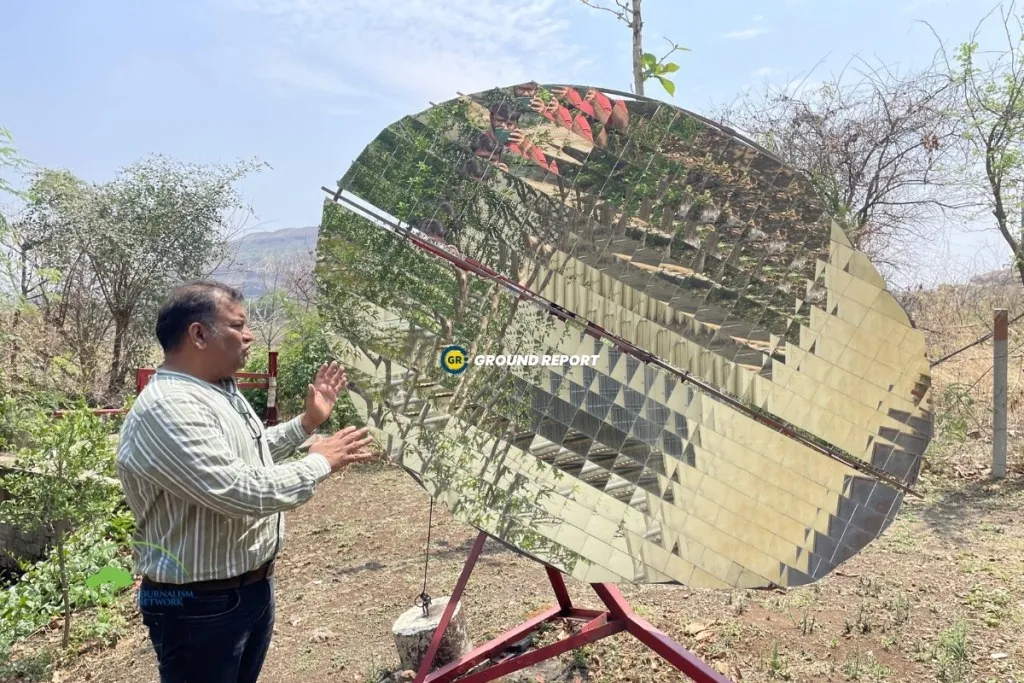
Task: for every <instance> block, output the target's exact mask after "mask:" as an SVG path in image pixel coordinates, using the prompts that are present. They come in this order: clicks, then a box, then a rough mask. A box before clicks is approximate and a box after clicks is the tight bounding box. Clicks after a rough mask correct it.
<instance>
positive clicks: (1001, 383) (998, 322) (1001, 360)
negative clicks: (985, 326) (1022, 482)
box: [992, 308, 1009, 479]
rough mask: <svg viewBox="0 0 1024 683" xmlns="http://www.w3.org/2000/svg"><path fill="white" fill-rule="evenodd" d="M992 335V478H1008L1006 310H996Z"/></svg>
mask: <svg viewBox="0 0 1024 683" xmlns="http://www.w3.org/2000/svg"><path fill="white" fill-rule="evenodd" d="M994 322H995V328H994V330H993V334H992V341H993V344H992V356H993V359H992V360H993V365H992V478H993V479H1003V478H1005V477H1006V356H1007V348H1006V347H1007V339H1006V338H1007V336H1009V335H1008V327H1009V325H1008V319H1007V315H1006V309H1005V308H997V309H995V321H994Z"/></svg>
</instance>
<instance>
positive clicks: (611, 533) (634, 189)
mask: <svg viewBox="0 0 1024 683" xmlns="http://www.w3.org/2000/svg"><path fill="white" fill-rule="evenodd" d="M332 193H334V201H331V200H328V201H327V202H325V206H324V216H323V222H322V226H321V230H320V237H319V242H318V265H317V276H318V281H319V301H318V309H319V312H320V315H321V316H322V318H323V321H324V324H325V325H326V326H327V327H328V329H329V330H330V332H331V333H332V335H334V337H335V338H336V339H337V340H339V343H340V344H341V346H342V347H343V349H344V353H345V356H344V358H345V362H346V364H347V366H348V367H349V375H350V377H352V378H353V380H354V383H355V385H354V386H353V388H352V396H353V399H354V400H355V402H356V404H357V409H358V410H359V411H360V413H361V415H362V416H363V417H364V418H365V419H366V421H367V424H369V425H370V426H371V427H372V428H373V429H374V431H375V433H376V434H377V435H378V437H379V439H380V441H381V443H382V445H383V446H384V447H385V449H386V450H387V452H388V454H389V456H390V457H391V458H393V459H394V460H395V461H396V462H397V463H399V464H400V465H401V466H403V467H404V468H405V469H406V470H407V471H409V473H410V474H411V475H412V476H413V477H414V478H415V479H416V480H417V481H418V482H419V483H420V484H421V485H422V486H423V487H424V488H425V489H426V490H427V491H428V492H429V493H430V494H431V495H432V496H434V497H436V498H437V499H438V500H440V501H443V502H444V503H445V504H446V505H447V506H448V507H449V509H450V510H451V512H452V513H453V515H454V516H455V517H456V518H457V519H459V520H461V521H463V522H465V523H467V524H470V525H472V526H475V527H477V528H479V529H480V530H482V531H485V532H487V533H488V534H490V535H491V536H493V537H494V538H496V539H498V540H500V541H502V542H503V543H505V544H507V545H509V546H511V547H513V548H514V549H516V550H517V551H519V552H522V553H524V554H527V555H529V556H531V557H534V558H536V559H537V560H539V561H542V562H544V563H547V564H549V565H552V566H554V567H556V568H558V569H560V570H562V571H564V572H565V573H567V574H570V575H572V576H574V577H576V578H578V579H580V580H582V581H585V582H590V583H596V582H639V583H678V584H685V585H689V586H693V587H705V588H766V587H774V586H796V585H802V584H807V583H810V582H813V581H815V580H817V579H820V578H822V577H824V576H826V575H827V574H828V573H829V572H831V571H832V570H833V569H835V568H836V567H837V566H838V565H839V564H840V563H842V562H844V561H845V560H847V559H849V558H850V557H852V556H853V555H855V554H856V553H857V552H859V551H860V550H861V549H862V548H864V547H865V546H866V545H867V544H868V543H870V542H871V541H872V540H874V539H875V538H877V537H878V535H879V534H881V533H882V532H883V531H884V530H885V529H886V528H887V527H888V525H889V524H890V523H891V522H892V521H893V519H894V517H895V515H896V514H897V512H898V510H899V507H900V505H901V503H902V501H903V496H904V495H906V492H907V490H908V489H909V487H911V486H912V485H913V484H914V482H915V481H916V479H917V477H918V473H919V469H920V463H921V457H922V454H923V452H924V450H925V447H926V446H927V444H928V441H929V439H930V437H931V432H932V414H931V410H930V399H929V386H930V378H929V366H928V361H927V359H926V356H925V343H924V338H923V335H922V334H921V333H920V332H919V331H918V330H916V329H914V327H913V325H912V324H911V322H910V320H909V318H908V316H907V314H906V313H905V312H904V310H903V309H902V308H901V307H900V305H899V303H898V302H897V301H896V299H895V298H894V297H893V296H892V295H891V294H890V293H889V292H887V291H886V288H885V282H884V281H883V279H882V277H881V276H880V275H879V273H878V271H877V270H876V269H875V267H874V266H873V265H872V263H871V262H870V260H869V259H868V258H867V257H866V256H865V255H864V254H863V253H861V252H859V251H857V250H856V249H854V248H853V247H852V246H851V243H850V241H849V240H848V239H847V237H846V236H845V234H844V232H843V230H842V227H841V225H840V224H839V223H838V222H837V221H836V220H835V219H834V218H833V217H832V216H831V215H829V213H828V212H827V210H826V208H825V205H824V204H823V203H822V201H821V200H820V199H819V198H818V197H817V196H816V194H815V192H814V190H813V189H812V187H811V184H810V181H809V180H808V179H807V178H806V177H804V176H803V175H801V174H800V173H798V172H797V171H795V170H794V169H792V168H789V167H787V166H786V165H785V164H783V163H782V162H781V161H779V160H778V159H777V158H775V157H773V156H772V155H771V154H769V153H768V152H767V151H766V150H764V149H762V148H760V147H759V146H757V145H756V144H754V143H753V142H751V141H749V140H746V139H744V138H743V137H742V136H740V135H738V134H737V133H735V132H733V131H729V130H727V129H723V128H721V127H719V126H717V125H715V124H714V123H712V122H710V121H707V120H705V119H703V118H701V117H699V116H697V115H695V114H692V113H689V112H687V111H685V110H683V109H680V108H678V107H675V106H671V105H668V104H664V103H661V102H658V101H655V100H651V99H647V98H635V97H631V96H626V95H624V94H621V93H616V92H614V91H607V90H599V89H596V88H588V87H579V86H567V85H538V84H535V83H526V84H521V85H517V86H512V87H502V88H494V89H492V90H489V91H485V92H481V93H477V94H473V95H469V96H460V97H458V98H456V99H453V100H450V101H447V102H444V103H442V104H439V105H435V106H432V107H431V108H429V109H427V110H426V111H423V112H421V113H419V114H416V115H413V116H408V117H406V118H403V119H401V120H400V121H398V122H396V123H394V124H392V125H391V126H389V127H387V128H386V129H385V130H383V131H382V132H381V133H380V135H378V136H377V137H376V139H374V140H373V141H372V142H371V143H370V144H369V145H368V146H367V147H366V148H365V150H364V151H363V152H362V154H360V156H359V157H358V158H357V159H356V160H355V162H354V163H353V164H352V166H351V167H350V168H349V169H348V171H347V172H346V174H345V176H344V177H343V178H342V179H341V180H340V181H339V183H338V189H337V191H336V192H334V190H332ZM452 353H454V354H455V355H454V356H452V355H451V354H452ZM486 356H494V357H497V356H512V357H514V358H517V359H518V360H514V361H513V362H512V364H504V365H498V364H494V363H492V364H490V365H486V364H476V363H475V362H474V359H476V358H477V357H486ZM544 356H556V357H559V356H565V357H569V356H577V357H579V356H589V357H590V358H591V361H589V362H587V364H585V365H584V364H582V363H580V362H576V361H578V358H577V359H574V362H572V363H570V362H563V364H557V365H551V364H539V363H538V364H530V363H529V362H527V361H528V359H530V358H534V357H535V358H543V357H544ZM456 357H457V358H460V359H464V361H465V362H461V363H460V364H459V365H458V366H455V365H453V364H452V363H450V362H448V361H449V360H451V359H453V358H456ZM446 358H447V359H448V360H445V359H446ZM562 360H563V361H564V360H565V359H562ZM780 425H781V427H780Z"/></svg>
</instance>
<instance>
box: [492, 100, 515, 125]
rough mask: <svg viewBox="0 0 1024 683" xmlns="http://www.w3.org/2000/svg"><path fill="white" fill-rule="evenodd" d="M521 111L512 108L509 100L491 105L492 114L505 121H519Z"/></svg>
mask: <svg viewBox="0 0 1024 683" xmlns="http://www.w3.org/2000/svg"><path fill="white" fill-rule="evenodd" d="M520 113H521V112H519V111H517V110H515V109H513V108H512V106H511V105H509V104H508V102H501V103H500V104H496V105H494V106H493V107H491V116H496V117H498V118H499V119H502V120H503V121H512V122H513V123H515V122H518V121H519V116H520Z"/></svg>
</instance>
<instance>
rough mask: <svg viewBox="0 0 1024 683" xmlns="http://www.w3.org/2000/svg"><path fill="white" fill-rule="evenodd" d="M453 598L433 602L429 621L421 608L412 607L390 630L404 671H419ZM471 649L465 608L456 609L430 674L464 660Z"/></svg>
mask: <svg viewBox="0 0 1024 683" xmlns="http://www.w3.org/2000/svg"><path fill="white" fill-rule="evenodd" d="M450 597H451V596H445V597H441V598H437V599H435V600H433V601H432V602H431V603H430V615H429V616H426V617H424V616H423V608H422V607H411V608H410V609H408V610H406V611H405V612H404V613H403V614H402V616H400V617H398V619H397V620H396V621H395V624H394V626H392V627H391V632H392V634H394V636H395V647H396V648H398V659H399V661H400V662H401V666H402V668H401V670H402V671H406V670H409V669H411V670H413V671H418V670H419V668H420V663H421V662H422V661H423V658H424V657H425V656H426V654H427V649H428V648H429V647H430V640H431V638H433V637H434V633H435V632H436V631H437V627H438V624H440V622H441V617H442V616H443V615H444V610H445V608H446V607H447V606H448V600H449V598H450ZM472 647H473V644H472V642H471V641H470V640H469V633H468V631H467V629H466V615H465V613H464V612H463V611H462V605H461V604H459V605H456V606H455V613H454V614H452V619H451V622H449V624H448V628H447V629H446V630H445V633H444V636H443V637H442V638H441V647H439V648H438V650H437V655H436V656H435V657H434V662H433V665H432V666H431V671H433V670H434V669H438V668H440V667H442V666H444V665H445V664H448V663H449V662H453V661H455V660H456V659H458V658H459V657H462V656H463V655H464V654H466V653H468V652H469V651H470V650H471V649H472Z"/></svg>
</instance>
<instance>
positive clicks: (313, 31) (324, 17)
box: [220, 0, 589, 105]
mask: <svg viewBox="0 0 1024 683" xmlns="http://www.w3.org/2000/svg"><path fill="white" fill-rule="evenodd" d="M220 3H221V4H222V5H223V6H225V7H227V8H229V9H231V10H233V11H234V12H236V13H239V15H240V16H239V17H238V18H239V19H242V20H245V19H250V18H251V19H254V20H255V23H256V24H257V27H258V29H259V31H258V32H259V34H260V36H249V37H247V41H256V40H263V41H270V42H271V44H270V45H269V46H268V49H269V50H270V51H271V52H274V53H278V54H280V55H283V56H282V57H281V58H280V59H279V60H276V61H274V62H271V63H270V64H269V65H268V68H263V69H260V71H259V73H260V75H261V76H263V77H264V78H267V79H268V80H270V81H272V82H278V83H280V82H290V83H291V84H292V85H293V86H294V87H299V88H305V89H307V90H313V91H318V92H333V93H338V94H341V93H342V92H343V91H344V90H345V88H347V87H349V86H347V85H346V84H347V83H349V82H353V81H356V82H361V83H365V82H370V83H373V84H375V85H376V86H377V88H375V89H378V91H383V92H382V93H381V94H384V93H391V94H403V95H410V96H413V97H416V98H417V99H420V100H422V102H423V103H424V105H426V102H427V100H433V101H435V102H440V101H443V100H447V99H450V98H452V97H455V93H456V91H457V90H458V91H461V92H464V93H468V92H474V91H477V90H483V89H486V88H489V87H493V86H495V85H505V84H511V83H515V82H520V81H524V80H530V79H536V80H545V79H549V78H550V79H555V80H564V79H567V78H571V77H572V76H574V75H575V74H576V73H579V72H580V70H581V69H582V68H583V67H584V66H585V65H587V64H589V60H585V59H583V58H582V49H580V48H579V47H578V44H575V43H574V41H573V36H572V33H571V24H570V22H569V20H568V19H567V18H566V17H567V12H566V6H565V4H564V3H562V2H559V0H522V1H521V2H519V3H517V4H515V5H508V4H507V3H504V2H502V1H501V0H477V1H476V2H472V3H467V2H464V1H463V0H345V1H342V2H339V1H338V0H220ZM264 34H265V38H264V37H262V36H263V35H264Z"/></svg>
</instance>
